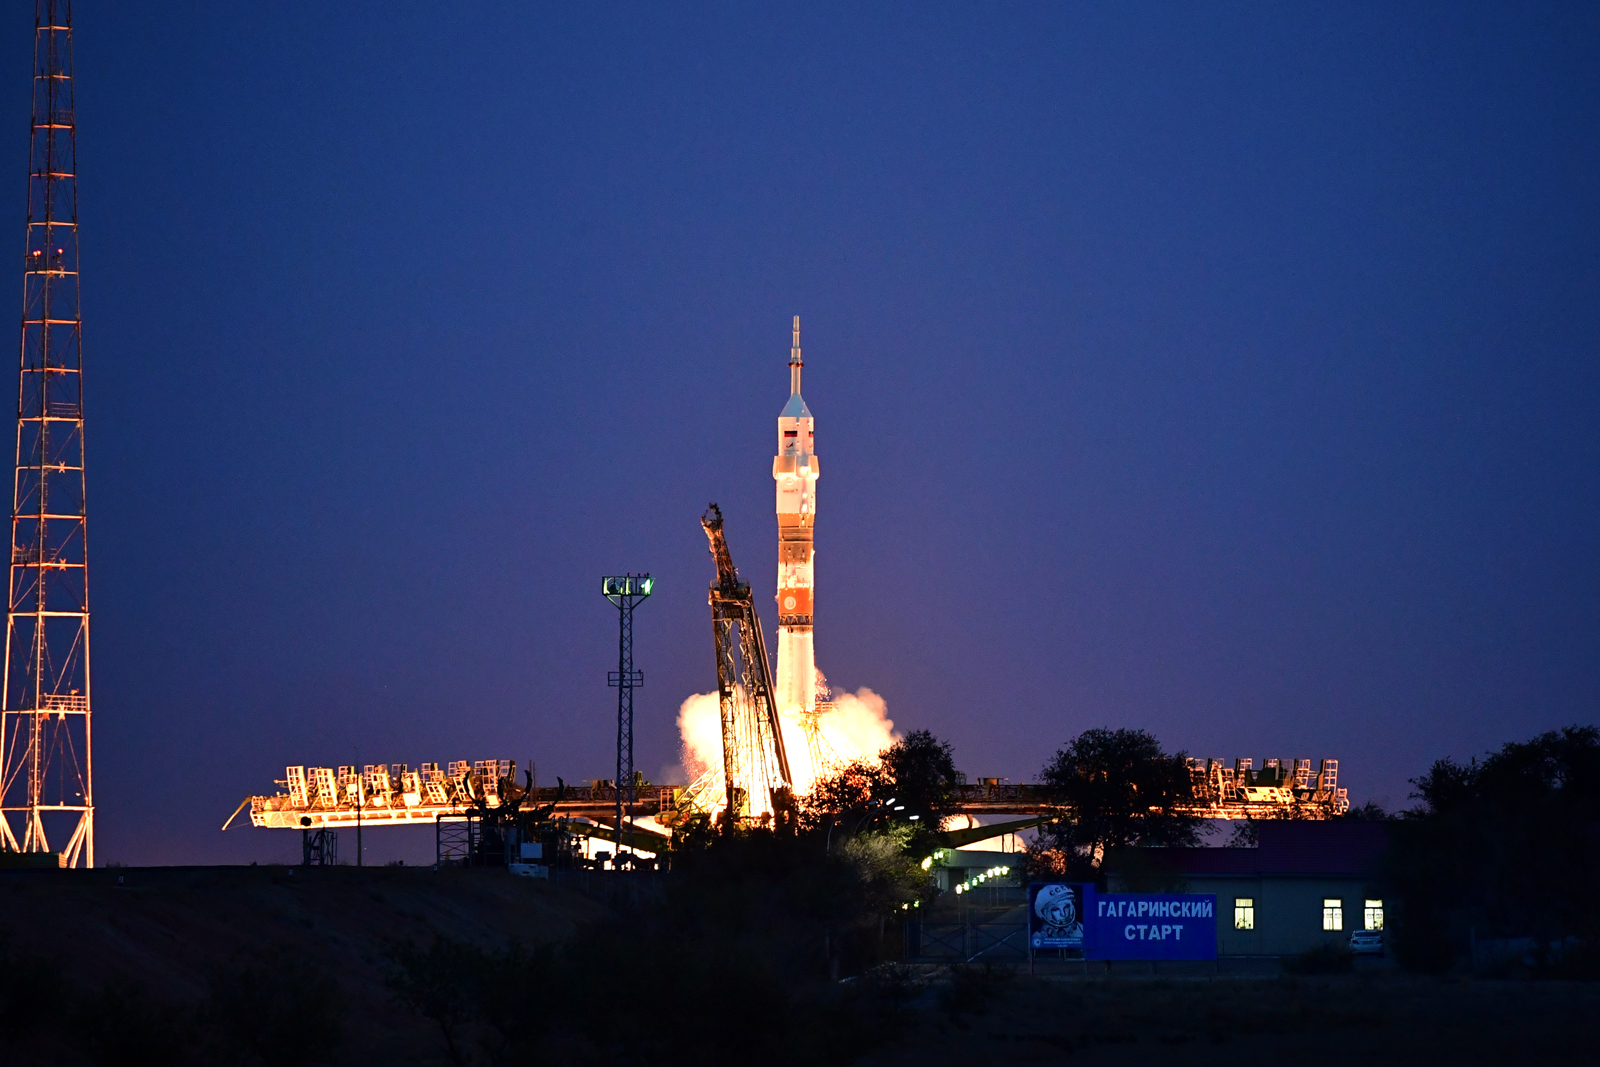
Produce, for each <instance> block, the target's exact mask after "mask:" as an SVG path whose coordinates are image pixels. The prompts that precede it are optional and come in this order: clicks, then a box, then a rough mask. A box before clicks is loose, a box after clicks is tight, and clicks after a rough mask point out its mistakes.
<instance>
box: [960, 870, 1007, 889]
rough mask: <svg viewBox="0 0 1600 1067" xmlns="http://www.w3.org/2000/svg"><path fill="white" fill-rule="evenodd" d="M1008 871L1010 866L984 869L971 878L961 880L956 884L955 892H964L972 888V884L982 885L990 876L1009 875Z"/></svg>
mask: <svg viewBox="0 0 1600 1067" xmlns="http://www.w3.org/2000/svg"><path fill="white" fill-rule="evenodd" d="M1010 873H1011V868H1010V867H990V868H989V869H988V870H987V871H984V872H983V873H982V874H977V875H973V876H972V877H971V878H968V879H967V880H966V881H965V882H962V883H961V884H960V885H958V886H956V892H957V893H965V892H967V891H968V890H970V889H972V888H973V887H974V886H979V885H982V884H983V883H984V882H987V881H988V880H989V879H991V878H998V877H1000V876H1001V875H1002V874H1005V875H1009V874H1010Z"/></svg>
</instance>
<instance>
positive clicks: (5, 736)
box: [0, 0, 94, 867]
mask: <svg viewBox="0 0 1600 1067" xmlns="http://www.w3.org/2000/svg"><path fill="white" fill-rule="evenodd" d="M32 130H33V135H32V143H31V146H30V151H29V163H28V221H27V244H26V254H25V259H24V263H23V268H22V270H23V275H22V277H23V285H22V360H21V371H20V375H19V389H18V397H17V463H16V477H15V480H14V482H13V485H12V505H11V592H10V602H9V607H8V612H7V617H6V667H5V683H4V698H3V703H0V846H3V847H5V848H8V849H16V850H20V851H23V852H49V851H51V850H52V845H51V836H55V837H56V840H57V841H58V842H59V845H58V846H57V847H58V850H59V851H60V853H61V862H62V864H63V865H64V866H68V867H71V866H80V865H81V866H84V867H93V866H94V791H93V774H92V771H93V765H92V762H91V759H90V741H89V737H90V734H89V578H88V552H87V546H86V542H85V514H86V506H85V501H86V497H85V492H84V464H83V458H84V449H83V378H82V355H83V351H82V344H83V338H82V330H81V325H82V323H81V319H80V316H79V309H78V297H79V286H78V190H77V174H76V157H77V135H76V127H75V124H74V119H73V93H72V6H71V3H70V0H38V2H37V5H36V8H35V23H34V44H33V124H32ZM69 827H70V830H69V829H68V828H69Z"/></svg>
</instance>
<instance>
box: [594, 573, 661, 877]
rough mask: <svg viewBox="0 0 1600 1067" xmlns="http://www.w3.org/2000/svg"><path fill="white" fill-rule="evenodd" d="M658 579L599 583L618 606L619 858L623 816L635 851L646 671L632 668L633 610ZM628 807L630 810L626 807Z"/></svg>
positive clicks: (632, 577) (613, 678)
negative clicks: (638, 692) (636, 719)
mask: <svg viewBox="0 0 1600 1067" xmlns="http://www.w3.org/2000/svg"><path fill="white" fill-rule="evenodd" d="M654 586H655V580H654V579H652V578H651V577H650V576H649V575H648V574H623V575H618V576H615V577H610V578H602V579H601V580H600V591H601V592H602V593H604V594H605V597H606V599H607V600H609V601H611V603H613V604H615V605H616V606H617V614H618V616H619V622H618V626H619V634H618V637H617V669H616V670H614V671H612V672H611V675H610V677H609V678H608V679H607V680H608V682H609V683H610V684H611V685H612V686H614V687H615V688H616V690H617V857H618V858H619V859H620V858H621V855H622V833H623V830H622V827H623V821H624V814H626V821H627V827H628V831H627V832H628V847H629V848H630V849H631V848H633V802H634V800H635V799H636V798H635V797H634V795H633V794H634V776H633V691H634V690H635V689H639V688H641V687H643V685H644V672H643V671H636V670H634V669H633V609H634V608H636V607H638V606H639V604H640V602H641V601H643V600H644V598H645V597H647V596H649V595H650V590H651V589H652V588H654ZM624 804H626V807H627V811H626V813H624V811H623V807H624Z"/></svg>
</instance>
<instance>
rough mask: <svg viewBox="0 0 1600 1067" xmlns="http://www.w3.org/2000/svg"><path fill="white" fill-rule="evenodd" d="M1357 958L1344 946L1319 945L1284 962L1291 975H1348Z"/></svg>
mask: <svg viewBox="0 0 1600 1067" xmlns="http://www.w3.org/2000/svg"><path fill="white" fill-rule="evenodd" d="M1354 966H1355V957H1354V956H1352V955H1351V954H1350V950H1349V949H1347V948H1345V947H1344V946H1343V945H1333V944H1329V945H1318V946H1317V947H1316V948H1311V949H1307V950H1306V951H1304V952H1302V953H1300V955H1298V956H1290V957H1289V958H1288V959H1286V960H1284V961H1283V969H1284V970H1286V971H1288V972H1289V973H1290V974H1348V973H1349V972H1350V970H1351V968H1353V967H1354Z"/></svg>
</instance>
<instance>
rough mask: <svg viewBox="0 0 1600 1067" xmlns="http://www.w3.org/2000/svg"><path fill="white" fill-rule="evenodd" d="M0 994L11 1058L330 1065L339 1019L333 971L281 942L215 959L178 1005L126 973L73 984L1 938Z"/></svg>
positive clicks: (160, 1064)
mask: <svg viewBox="0 0 1600 1067" xmlns="http://www.w3.org/2000/svg"><path fill="white" fill-rule="evenodd" d="M0 996H3V997H4V1002H3V1003H4V1004H5V1005H6V1007H5V1009H4V1010H3V1012H0V1052H4V1053H6V1054H7V1056H8V1057H10V1058H7V1059H6V1060H5V1061H4V1062H7V1063H18V1064H22V1063H46V1062H51V1063H63V1064H76V1063H83V1064H92V1065H96V1067H100V1065H105V1067H112V1065H118V1067H146V1065H149V1067H168V1065H170V1067H186V1065H194V1067H202V1065H205V1067H209V1065H212V1064H239V1065H248V1067H254V1065H262V1067H266V1065H268V1064H276V1063H280V1062H294V1063H304V1064H323V1063H332V1062H334V1060H333V1057H334V1056H335V1055H336V1054H337V1051H338V1049H339V1046H340V1041H341V1039H342V1037H343V1029H344V1018H345V1010H344V1004H343V1002H342V1000H341V997H340V995H339V988H338V984H337V982H335V980H334V979H333V977H332V975H330V974H329V973H328V972H327V971H326V969H325V968H323V967H322V966H320V965H318V964H316V963H313V962H310V961H308V960H306V959H304V958H302V957H300V956H299V955H297V954H296V953H294V952H292V951H290V950H289V949H288V948H287V946H284V945H281V944H271V945H268V946H266V947H265V948H263V949H260V950H255V951H248V952H245V953H241V954H240V955H238V956H236V957H233V958H231V959H229V960H227V961H226V962H224V963H222V964H220V965H219V966H217V967H216V968H215V969H214V971H213V972H212V973H211V975H210V976H209V995H208V996H207V997H206V998H205V999H204V1000H203V1001H201V1002H200V1003H198V1004H189V1005H182V1004H178V1003H175V1002H172V1001H169V1000H166V999H164V998H162V997H160V996H159V995H157V994H156V993H155V992H154V991H152V990H151V989H150V988H148V987H147V986H146V985H143V984H139V983H135V982H132V981H129V980H128V979H126V978H113V979H109V980H106V981H104V982H101V983H98V984H93V985H89V986H87V987H82V986H79V985H77V984H75V983H73V982H71V981H69V980H68V978H67V976H66V974H65V972H64V971H63V970H62V967H61V964H60V963H59V962H58V961H56V960H54V959H46V958H44V957H42V956H39V955H37V954H34V953H29V952H23V951H20V950H18V949H16V948H15V946H13V945H12V944H11V943H10V942H9V940H8V941H7V942H5V943H4V944H0ZM63 1035H66V1040H65V1042H63V1040H62V1037H63ZM63 1046H64V1047H63Z"/></svg>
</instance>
